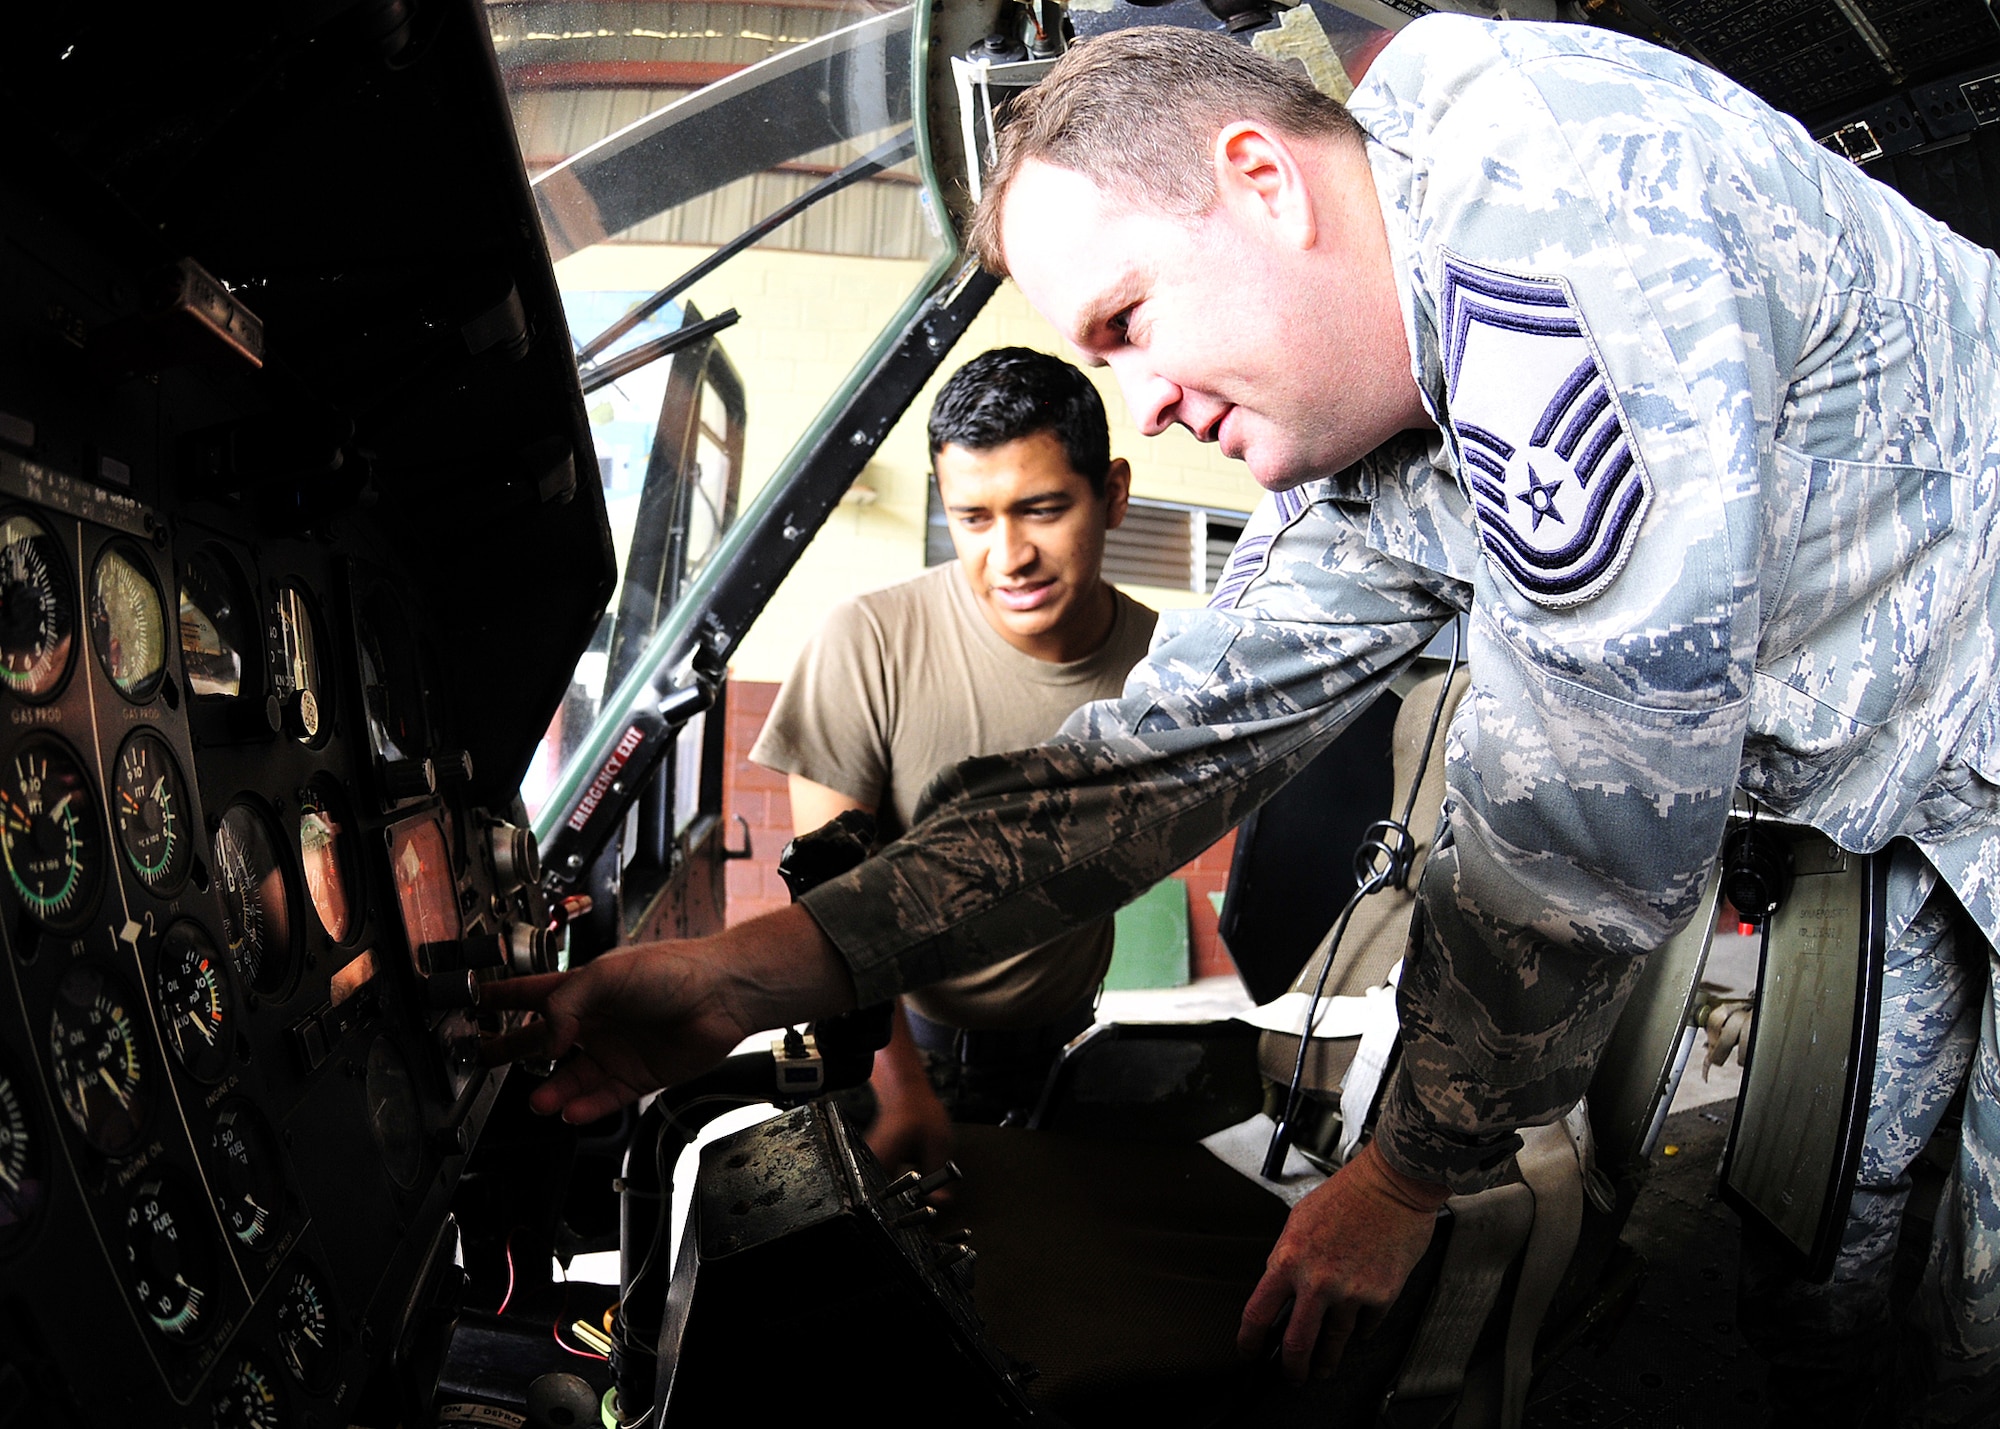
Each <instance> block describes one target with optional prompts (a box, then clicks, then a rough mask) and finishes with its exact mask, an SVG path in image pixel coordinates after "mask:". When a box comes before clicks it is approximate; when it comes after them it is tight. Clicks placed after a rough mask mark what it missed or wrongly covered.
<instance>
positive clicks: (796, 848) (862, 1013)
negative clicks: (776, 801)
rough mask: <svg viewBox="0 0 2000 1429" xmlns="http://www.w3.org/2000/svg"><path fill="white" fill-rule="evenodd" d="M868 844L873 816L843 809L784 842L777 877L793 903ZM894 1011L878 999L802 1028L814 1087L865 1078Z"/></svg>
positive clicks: (848, 865)
mask: <svg viewBox="0 0 2000 1429" xmlns="http://www.w3.org/2000/svg"><path fill="white" fill-rule="evenodd" d="M874 846H875V819H874V816H873V815H871V814H866V813H863V812H862V811H861V810H859V809H847V810H844V811H843V812H842V813H840V814H839V815H837V816H836V817H835V818H834V820H833V821H832V822H831V823H829V824H825V825H822V826H821V827H819V828H817V829H814V830H813V831H812V832H811V833H808V834H800V835H799V836H798V837H797V838H795V839H793V840H792V841H791V842H790V843H788V844H786V845H785V852H784V854H783V855H782V856H781V857H780V858H779V859H778V876H779V877H780V878H782V879H784V880H785V887H786V888H787V889H789V890H790V891H791V895H792V901H793V902H795V903H796V902H797V901H798V900H799V899H800V898H803V897H804V896H805V895H806V894H807V893H808V892H810V891H811V890H813V889H815V888H817V887H819V886H820V884H822V883H825V882H827V881H829V880H830V879H834V878H838V877H839V876H840V875H841V874H843V873H846V872H847V871H848V870H849V869H852V868H856V867H858V866H859V865H860V864H861V863H862V861H863V860H865V859H866V858H867V857H868V854H869V852H870V851H871V850H872V849H873V848H874ZM895 1013H896V1004H895V1003H893V1002H884V1003H878V1004H876V1005H875V1006H873V1007H857V1008H855V1009H854V1010H853V1011H852V1012H843V1013H840V1014H838V1015H836V1016H833V1017H822V1018H820V1019H819V1020H818V1021H817V1022H814V1023H812V1024H811V1025H810V1026H809V1027H807V1029H806V1033H807V1035H808V1036H810V1037H811V1038H812V1040H813V1045H814V1048H815V1050H816V1051H817V1053H818V1055H819V1060H820V1063H821V1081H820V1085H819V1087H818V1090H820V1091H822V1092H832V1091H839V1090H840V1089H841V1088H843V1087H858V1086H860V1085H861V1084H862V1083H863V1082H865V1081H867V1080H868V1078H869V1077H870V1076H871V1075H872V1074H873V1073H874V1070H875V1054H876V1053H877V1052H879V1051H880V1050H881V1049H882V1048H884V1047H886V1046H888V1045H889V1034H890V1032H891V1031H892V1030H893V1028H894V1026H895V1023H894V1018H895Z"/></svg>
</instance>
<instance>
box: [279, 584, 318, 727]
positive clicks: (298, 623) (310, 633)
mask: <svg viewBox="0 0 2000 1429" xmlns="http://www.w3.org/2000/svg"><path fill="white" fill-rule="evenodd" d="M318 632H319V620H318V618H317V617H316V616H315V615H314V614H313V607H312V601H311V599H310V598H309V597H308V596H307V595H306V593H305V592H304V591H302V590H300V589H299V588H298V587H297V586H286V587H285V588H284V589H283V590H281V591H279V592H278V601H277V604H276V605H275V606H273V607H272V609H271V622H270V629H269V630H268V631H267V632H266V633H267V635H268V637H269V639H270V643H271V657H272V665H273V668H272V675H271V683H272V687H273V693H275V694H276V695H277V697H278V700H279V703H280V704H281V705H282V707H283V709H284V721H285V731H286V733H288V734H290V735H291V736H292V738H293V739H296V740H297V741H298V742H299V743H300V744H316V743H318V741H319V736H320V731H321V730H322V729H324V728H325V725H326V718H327V715H328V713H329V710H328V706H327V687H326V681H325V678H324V676H323V675H322V674H321V673H320V663H319V646H320V641H319V634H318Z"/></svg>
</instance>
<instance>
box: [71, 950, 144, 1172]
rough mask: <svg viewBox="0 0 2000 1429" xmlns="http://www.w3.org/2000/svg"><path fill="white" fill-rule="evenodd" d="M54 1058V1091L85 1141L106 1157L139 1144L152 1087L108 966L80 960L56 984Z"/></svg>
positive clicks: (126, 1005) (128, 1006) (130, 1010)
mask: <svg viewBox="0 0 2000 1429" xmlns="http://www.w3.org/2000/svg"><path fill="white" fill-rule="evenodd" d="M55 1002H56V1005H55V1011H54V1012H53V1013H52V1014H50V1017H49V1061H50V1069H51V1071H52V1073H53V1074H54V1076H55V1083H56V1091H57V1092H58V1093H59V1094H60V1095H61V1097H62V1103H63V1105H64V1106H65V1107H66V1108H68V1109H69V1114H70V1118H71V1119H72V1120H73V1121H75V1122H76V1125H77V1130H79V1131H81V1132H82V1133H83V1139H84V1140H85V1141H88V1142H89V1143H90V1144H91V1145H92V1146H95V1147H96V1148H97V1149H98V1150H99V1151H102V1152H104V1153H105V1154H106V1155H107V1156H118V1155H122V1154H123V1153H125V1152H127V1151H130V1150H131V1149H132V1148H133V1147H134V1146H137V1145H138V1144H139V1139H140V1137H141V1136H142V1135H144V1133H145V1127H146V1112H147V1110H148V1109H149V1108H150V1107H151V1105H152V1100H153V1088H152V1084H151V1077H150V1074H149V1071H148V1068H147V1065H146V1054H145V1052H144V1051H143V1050H142V1048H141V1047H140V1045H139V1033H138V1028H137V1026H136V1025H135V1021H134V1014H135V1013H136V1012H137V1011H138V1007H137V1004H135V1003H134V1002H133V1001H132V999H131V998H130V997H128V996H127V995H126V989H125V987H124V984H123V983H122V982H121V981H120V980H119V978H118V975H117V974H116V973H114V972H112V971H111V970H110V969H109V968H106V967H104V966H103V965H102V964H99V963H95V962H79V963H75V964H73V965H72V966H71V967H70V970H69V971H68V972H66V973H64V974H63V976H62V981H61V982H59V983H57V984H56V999H55Z"/></svg>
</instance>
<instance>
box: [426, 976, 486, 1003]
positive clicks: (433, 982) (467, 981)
mask: <svg viewBox="0 0 2000 1429" xmlns="http://www.w3.org/2000/svg"><path fill="white" fill-rule="evenodd" d="M424 1000H425V1001H426V1002H428V1003H429V1004H430V1005H431V1007H432V1008H434V1009H435V1010H437V1011H439V1012H447V1011H450V1010H451V1009H452V1008H455V1007H470V1006H472V1005H473V1003H475V1002H477V1001H478V1000H479V984H478V983H477V982H475V981H474V980H473V977H472V974H471V973H469V972H441V973H437V974H435V975H434V976H432V977H431V978H430V980H429V981H428V982H426V983H425V984H424Z"/></svg>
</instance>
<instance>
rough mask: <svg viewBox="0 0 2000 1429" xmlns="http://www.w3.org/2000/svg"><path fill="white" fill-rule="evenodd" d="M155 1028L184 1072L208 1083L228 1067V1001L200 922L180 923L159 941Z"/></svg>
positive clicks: (226, 981)
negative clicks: (163, 1032)
mask: <svg viewBox="0 0 2000 1429" xmlns="http://www.w3.org/2000/svg"><path fill="white" fill-rule="evenodd" d="M154 985H155V989H156V991H157V992H158V994H159V995H158V998H157V1003H158V1006H159V1010H160V1025H161V1026H162V1027H163V1028H165V1029H166V1034H167V1044H168V1045H169V1046H171V1047H172V1048H173V1049H174V1055H175V1056H176V1057H178V1058H180V1062H181V1065H182V1066H183V1067H185V1068H187V1070H188V1074H189V1075H190V1076H193V1077H194V1078H196V1079H197V1080H199V1081H204V1082H213V1081H216V1080H217V1079H219V1078H220V1077H221V1076H222V1073H223V1071H224V1069H225V1068H227V1067H228V1065H229V1033H230V1023H231V1021H232V1020H233V1016H234V1009H233V1005H232V1003H233V999H232V998H231V995H230V991H229V979H228V977H227V975H226V974H224V972H223V970H222V955H221V954H220V953H218V952H217V951H216V948H215V944H214V943H213V942H211V941H210V940H209V936H208V934H207V933H205V932H204V931H202V927H201V925H200V924H199V923H193V922H189V921H188V920H186V919H182V920H181V921H180V922H178V923H176V924H174V925H173V927H171V928H169V929H167V936H166V937H164V938H162V939H161V940H160V954H159V963H158V966H157V968H156V970H155V972H154Z"/></svg>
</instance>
